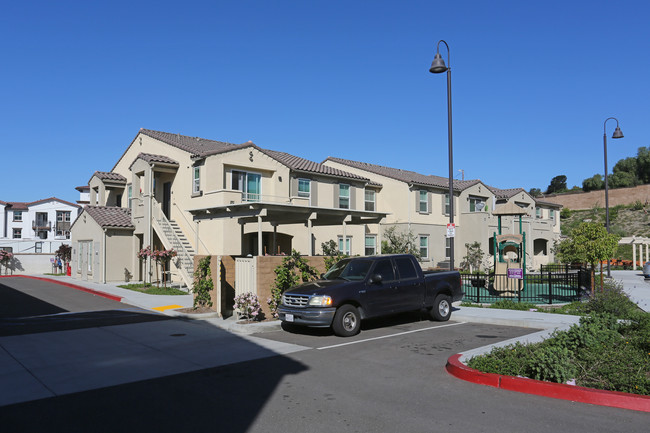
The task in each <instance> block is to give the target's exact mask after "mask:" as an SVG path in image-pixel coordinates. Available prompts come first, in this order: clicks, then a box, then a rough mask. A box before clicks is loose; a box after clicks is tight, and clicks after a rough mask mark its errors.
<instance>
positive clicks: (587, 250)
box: [557, 222, 619, 290]
mask: <svg viewBox="0 0 650 433" xmlns="http://www.w3.org/2000/svg"><path fill="white" fill-rule="evenodd" d="M618 239H619V237H618V236H616V235H615V234H610V233H607V230H606V229H605V227H603V226H602V225H601V224H599V223H595V222H588V223H582V224H580V225H579V226H578V227H576V228H575V229H573V231H572V232H571V236H569V237H568V238H567V239H565V240H563V241H561V242H560V243H559V244H558V248H557V252H558V255H559V257H560V259H561V260H562V261H563V262H564V263H576V262H577V263H589V264H590V265H591V269H592V270H594V271H595V269H596V263H600V288H601V290H602V288H603V264H602V262H603V260H608V259H610V258H612V257H613V256H614V255H615V254H616V249H617V248H618Z"/></svg>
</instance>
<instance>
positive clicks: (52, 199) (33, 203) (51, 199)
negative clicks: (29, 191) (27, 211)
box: [27, 197, 81, 207]
mask: <svg viewBox="0 0 650 433" xmlns="http://www.w3.org/2000/svg"><path fill="white" fill-rule="evenodd" d="M48 201H58V202H59V203H63V204H67V205H68V206H73V207H81V206H79V205H78V204H74V203H70V202H69V201H65V200H61V199H60V198H56V197H50V198H44V199H42V200H37V201H33V202H31V203H27V205H28V206H33V205H35V204H40V203H45V202H48Z"/></svg>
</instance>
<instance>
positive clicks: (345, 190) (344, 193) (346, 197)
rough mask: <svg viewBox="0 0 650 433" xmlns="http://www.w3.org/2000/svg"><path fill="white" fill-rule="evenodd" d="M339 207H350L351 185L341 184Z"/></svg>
mask: <svg viewBox="0 0 650 433" xmlns="http://www.w3.org/2000/svg"><path fill="white" fill-rule="evenodd" d="M339 208H341V209H350V185H346V184H344V183H342V184H340V185H339Z"/></svg>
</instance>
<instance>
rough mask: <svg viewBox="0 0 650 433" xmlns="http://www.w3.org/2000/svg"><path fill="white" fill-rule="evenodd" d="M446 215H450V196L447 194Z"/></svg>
mask: <svg viewBox="0 0 650 433" xmlns="http://www.w3.org/2000/svg"><path fill="white" fill-rule="evenodd" d="M445 215H449V194H445Z"/></svg>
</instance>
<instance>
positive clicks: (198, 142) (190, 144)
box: [140, 129, 252, 156]
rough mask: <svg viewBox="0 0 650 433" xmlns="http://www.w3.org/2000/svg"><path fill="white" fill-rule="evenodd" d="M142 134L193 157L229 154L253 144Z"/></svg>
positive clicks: (141, 131)
mask: <svg viewBox="0 0 650 433" xmlns="http://www.w3.org/2000/svg"><path fill="white" fill-rule="evenodd" d="M140 133H142V134H145V135H148V136H149V137H152V138H155V139H156V140H160V141H162V142H163V143H167V144H169V145H171V146H174V147H177V148H179V149H181V150H184V151H186V152H189V153H190V154H191V155H192V156H207V155H212V154H216V153H221V152H229V151H231V150H236V149H241V148H243V147H247V146H250V145H251V144H252V143H251V142H248V143H244V144H233V143H226V142H224V141H215V140H206V139H205V138H200V137H189V136H187V135H181V134H172V133H170V132H162V131H152V130H151V129H140Z"/></svg>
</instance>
